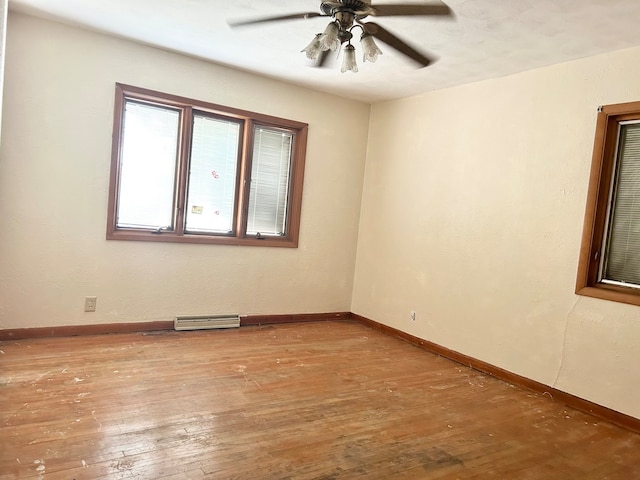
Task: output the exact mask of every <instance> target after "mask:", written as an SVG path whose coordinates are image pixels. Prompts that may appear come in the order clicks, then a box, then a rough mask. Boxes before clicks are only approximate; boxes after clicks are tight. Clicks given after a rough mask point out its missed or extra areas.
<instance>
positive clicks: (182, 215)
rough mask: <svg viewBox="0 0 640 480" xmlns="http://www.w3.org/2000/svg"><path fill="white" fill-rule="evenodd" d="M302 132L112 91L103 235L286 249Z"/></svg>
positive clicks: (261, 119)
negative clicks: (107, 217)
mask: <svg viewBox="0 0 640 480" xmlns="http://www.w3.org/2000/svg"><path fill="white" fill-rule="evenodd" d="M307 128H308V127H307V125H306V124H304V123H300V122H295V121H292V120H285V119H281V118H276V117H271V116H268V115H262V114H257V113H253V112H247V111H243V110H238V109H233V108H229V107H223V106H220V105H215V104H211V103H207V102H200V101H196V100H192V99H187V98H183V97H177V96H174V95H167V94H163V93H159V92H154V91H150V90H146V89H141V88H137V87H130V86H126V85H120V84H117V85H116V101H115V114H114V134H113V152H112V166H111V186H110V192H109V214H108V216H109V221H108V225H107V238H108V239H110V240H142V241H168V242H194V243H222V244H235V245H262V246H282V247H296V246H297V244H298V234H299V225H300V212H301V202H302V184H303V178H304V160H305V151H306V138H307Z"/></svg>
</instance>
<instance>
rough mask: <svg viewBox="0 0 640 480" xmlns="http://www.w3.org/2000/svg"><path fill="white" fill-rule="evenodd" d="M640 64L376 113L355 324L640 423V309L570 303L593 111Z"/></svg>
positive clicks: (574, 66)
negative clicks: (438, 348) (435, 347)
mask: <svg viewBox="0 0 640 480" xmlns="http://www.w3.org/2000/svg"><path fill="white" fill-rule="evenodd" d="M639 58H640V49H632V50H626V51H619V52H616V53H613V54H609V55H603V56H598V57H593V58H589V59H584V60H580V61H576V62H572V63H567V64H562V65H557V66H553V67H549V68H544V69H538V70H534V71H529V72H525V73H522V74H519V75H514V76H510V77H506V78H499V79H494V80H490V81H486V82H481V83H476V84H470V85H465V86H461V87H457V88H451V89H447V90H442V91H437V92H433V93H429V94H425V95H421V96H417V97H414V98H407V99H404V100H400V101H394V102H388V103H382V104H377V105H374V107H373V108H372V113H371V126H370V132H369V146H368V157H367V166H366V173H365V188H364V193H363V202H362V212H361V225H360V234H359V243H358V252H357V262H356V276H355V285H354V294H353V301H352V311H353V312H355V313H358V314H360V315H363V316H366V317H368V318H371V319H373V320H376V321H379V322H382V323H385V324H387V325H390V326H392V327H395V328H398V329H401V330H403V331H406V332H409V333H411V334H413V335H416V336H418V337H421V338H424V339H428V340H431V341H433V342H436V343H438V344H441V345H444V346H446V347H448V348H450V349H453V350H456V351H459V352H462V353H464V354H467V355H470V356H472V357H475V358H478V359H481V360H484V361H487V362H489V363H492V364H494V365H497V366H500V367H503V368H505V369H507V370H510V371H512V372H515V373H518V374H520V375H524V376H526V377H529V378H532V379H535V380H537V381H540V382H543V383H545V384H547V385H553V386H555V387H557V388H559V389H560V390H564V391H567V392H570V393H572V394H575V395H578V396H580V397H583V398H587V399H589V400H592V401H594V402H597V403H600V404H602V405H605V406H608V407H610V408H613V409H616V410H619V411H621V412H624V413H627V414H631V415H634V416H635V417H640V383H639V382H638V378H640V309H639V308H638V307H637V306H629V305H621V304H616V303H612V302H607V301H602V300H596V299H591V298H586V297H578V296H576V295H575V294H574V293H573V291H574V284H575V278H576V267H577V262H578V250H579V247H580V239H581V232H582V222H583V215H584V207H585V201H586V190H587V181H588V176H589V168H590V163H591V154H592V146H593V135H594V130H595V122H596V109H597V107H598V105H601V104H610V103H617V102H625V101H632V100H638V99H640V82H638V80H637V79H638V76H639V75H640V66H639V65H640V63H639V62H638V59H639ZM411 310H415V311H416V312H417V318H416V321H415V322H412V321H411V320H410V319H409V314H410V311H411Z"/></svg>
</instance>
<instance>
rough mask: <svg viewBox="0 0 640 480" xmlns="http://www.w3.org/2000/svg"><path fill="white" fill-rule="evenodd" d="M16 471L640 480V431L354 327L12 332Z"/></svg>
mask: <svg viewBox="0 0 640 480" xmlns="http://www.w3.org/2000/svg"><path fill="white" fill-rule="evenodd" d="M0 478H1V479H3V480H4V479H23V478H24V479H26V478H37V479H40V478H43V479H65V480H71V479H76V480H81V479H98V478H103V479H129V478H138V479H154V480H155V479H196V478H210V479H225V480H228V479H247V480H250V479H251V480H253V479H271V480H284V479H292V480H293V479H296V480H297V479H318V480H320V479H324V480H336V479H341V480H343V479H351V478H360V479H429V480H432V479H494V478H495V479H545V480H550V479H562V480H566V479H609V480H614V479H624V480H630V479H634V478H640V435H638V434H635V433H632V432H629V431H626V430H623V429H621V428H619V427H616V426H614V425H612V424H609V423H606V422H603V421H600V420H597V419H596V418H594V417H591V416H589V415H587V414H585V413H581V412H578V411H574V410H570V409H568V408H566V407H563V406H562V405H560V404H558V403H554V402H553V401H552V400H550V399H549V398H548V397H546V396H542V395H538V394H535V393H532V392H529V391H526V390H522V389H519V388H515V387H512V386H510V385H508V384H506V383H504V382H502V381H500V380H496V379H494V378H491V377H488V376H486V375H483V374H480V373H478V372H476V371H474V370H471V369H469V368H466V367H463V366H461V365H459V364H456V363H453V362H451V361H449V360H445V359H443V358H440V357H437V356H435V355H432V354H429V353H427V352H425V351H423V350H421V349H419V348H416V347H414V346H412V345H410V344H407V343H405V342H402V341H400V340H397V339H394V338H391V337H388V336H385V335H383V334H381V333H378V332H375V331H373V330H371V329H368V328H366V327H364V326H362V325H359V324H357V323H354V322H349V321H336V322H318V323H307V324H288V325H279V326H263V327H242V328H241V329H236V330H224V331H200V332H180V333H176V332H164V333H156V334H117V335H101V336H100V335H97V336H87V337H70V338H51V339H35V340H21V341H8V342H0Z"/></svg>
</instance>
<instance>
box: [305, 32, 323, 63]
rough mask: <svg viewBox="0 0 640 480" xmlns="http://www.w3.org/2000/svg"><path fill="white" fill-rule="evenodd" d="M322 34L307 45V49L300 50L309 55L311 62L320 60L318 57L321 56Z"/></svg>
mask: <svg viewBox="0 0 640 480" xmlns="http://www.w3.org/2000/svg"><path fill="white" fill-rule="evenodd" d="M320 35H321V34H320V33H318V34H317V35H316V36H315V37H314V38H313V40H311V42H309V45H307V46H306V47H305V48H303V49H302V50H300V51H301V52H304V53H306V54H307V58H308V59H310V60H316V59H317V58H318V55H320V50H321V48H320Z"/></svg>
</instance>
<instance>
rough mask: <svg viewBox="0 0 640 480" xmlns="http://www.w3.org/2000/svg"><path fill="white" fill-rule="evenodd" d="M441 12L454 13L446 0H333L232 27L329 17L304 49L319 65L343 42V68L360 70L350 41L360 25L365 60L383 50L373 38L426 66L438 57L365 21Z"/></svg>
mask: <svg viewBox="0 0 640 480" xmlns="http://www.w3.org/2000/svg"><path fill="white" fill-rule="evenodd" d="M414 15H417V16H441V17H453V16H454V14H453V11H452V10H451V9H450V8H449V7H448V6H447V5H445V4H444V3H439V4H424V3H419V4H374V5H372V4H371V0H364V1H361V0H334V1H330V2H321V3H320V12H302V13H292V14H286V15H276V16H269V17H261V18H254V19H249V20H237V21H229V22H228V23H229V25H230V26H232V27H240V26H247V25H255V24H260V23H267V22H276V21H281V20H298V19H304V20H306V19H309V18H315V17H329V18H331V22H330V23H329V25H328V26H327V28H326V29H325V30H324V32H323V33H318V34H316V36H315V37H314V38H313V40H312V41H311V43H309V45H307V46H306V47H305V48H304V49H303V50H302V52H304V53H306V55H307V57H308V58H310V59H312V60H315V62H316V66H318V67H322V66H324V65H325V61H326V59H327V56H328V53H329V51H335V50H337V49H338V48H339V47H340V46H341V45H344V58H343V63H342V72H346V71H352V72H357V71H358V66H357V63H356V57H355V47H354V46H353V45H351V40H352V38H353V31H354V30H355V29H356V28H358V29H360V30H361V31H362V32H361V36H360V44H361V46H362V49H363V52H364V55H363V60H364V61H369V62H375V61H376V60H377V58H378V55H380V54H381V53H382V52H381V51H380V49H379V48H378V46H377V45H376V43H375V41H374V38H375V39H378V40H380V41H381V42H383V43H386V44H387V45H389V46H390V47H392V48H394V49H396V50H398V51H399V52H400V53H402V54H404V55H406V56H407V57H409V58H410V59H412V60H413V61H415V62H416V63H418V65H419V66H420V67H419V68H422V67H426V66H428V65H430V64H431V63H433V62H434V61H435V58H434V57H432V56H429V55H427V54H425V53H422V52H420V51H418V50H416V49H415V48H413V47H412V46H410V45H408V44H407V43H406V42H405V41H403V40H401V39H400V38H398V37H397V36H396V35H395V34H393V33H391V32H390V31H389V30H386V29H385V28H383V27H382V26H380V25H378V24H377V23H374V22H369V21H364V20H365V19H366V18H367V17H370V16H371V17H388V16H414Z"/></svg>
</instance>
